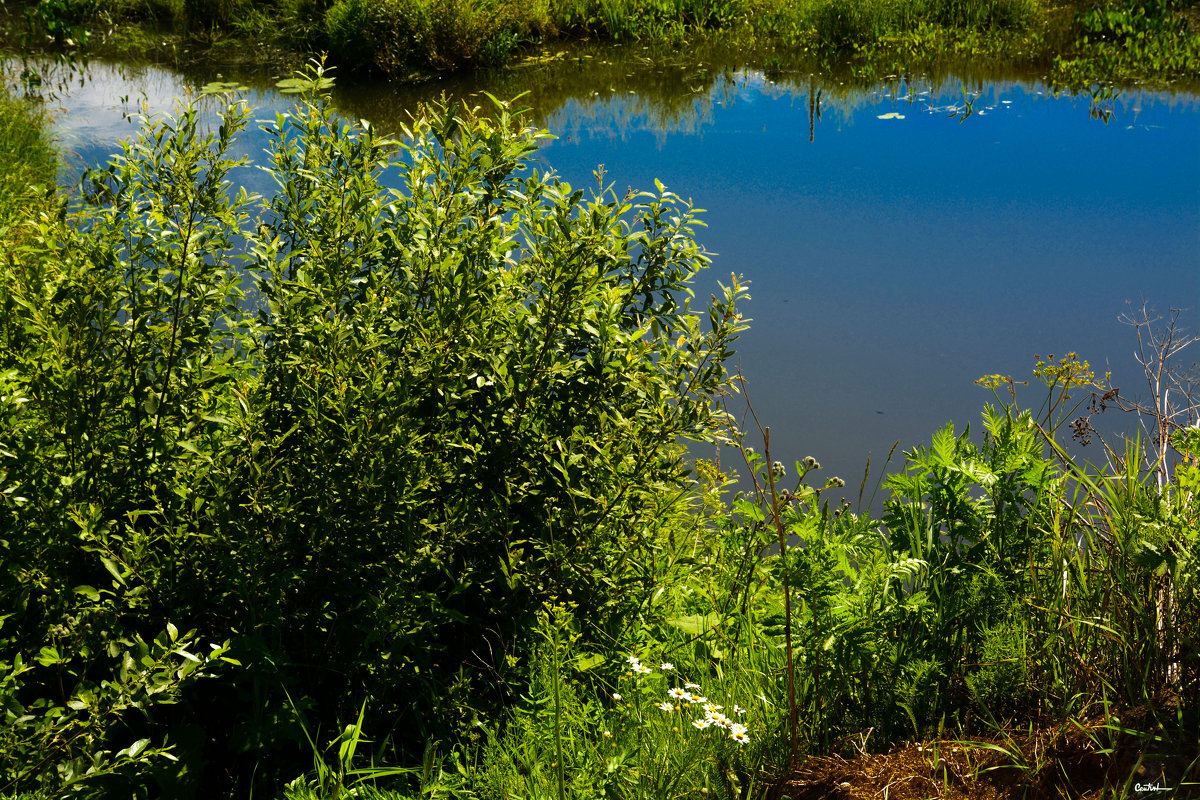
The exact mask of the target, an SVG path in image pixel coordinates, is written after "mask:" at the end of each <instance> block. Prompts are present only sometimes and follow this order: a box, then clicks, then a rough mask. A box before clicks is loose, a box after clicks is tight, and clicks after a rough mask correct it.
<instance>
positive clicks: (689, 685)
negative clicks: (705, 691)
mask: <svg viewBox="0 0 1200 800" xmlns="http://www.w3.org/2000/svg"><path fill="white" fill-rule="evenodd" d="M683 688H685V689H699V688H700V684H698V683H685V684H684V685H683Z"/></svg>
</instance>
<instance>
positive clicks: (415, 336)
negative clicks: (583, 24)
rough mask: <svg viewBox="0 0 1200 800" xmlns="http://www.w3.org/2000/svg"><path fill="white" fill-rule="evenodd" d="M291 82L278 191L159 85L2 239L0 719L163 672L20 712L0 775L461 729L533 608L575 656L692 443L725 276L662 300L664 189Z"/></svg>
mask: <svg viewBox="0 0 1200 800" xmlns="http://www.w3.org/2000/svg"><path fill="white" fill-rule="evenodd" d="M295 83H296V85H297V86H298V88H300V89H301V90H302V91H303V92H304V94H303V97H302V99H301V101H300V102H299V104H298V105H297V107H296V109H295V110H294V111H293V112H292V113H290V114H285V115H280V116H278V117H277V118H276V119H275V120H274V121H273V122H271V123H269V124H267V125H266V129H267V131H268V133H269V135H270V136H271V138H272V145H271V148H270V155H269V158H270V165H269V167H268V169H269V170H270V172H271V173H272V175H273V176H274V177H275V179H276V181H277V183H278V191H277V192H276V193H275V194H274V195H273V196H272V197H269V198H260V197H256V196H249V195H247V194H245V193H244V192H240V191H234V190H233V188H232V187H231V184H230V179H229V174H230V170H231V169H233V168H234V167H235V166H237V162H236V161H234V160H233V159H231V158H230V156H229V155H228V153H229V152H230V148H231V147H232V146H233V143H234V142H235V141H236V138H237V136H238V133H239V131H240V130H241V129H242V128H243V127H244V126H245V125H246V123H247V121H248V119H249V111H248V110H247V109H246V108H245V107H244V106H243V105H241V104H239V103H236V102H232V103H231V104H230V105H228V107H227V108H226V109H225V110H224V112H223V113H221V114H220V116H219V118H218V119H217V121H216V122H215V123H214V124H213V126H212V127H213V130H212V131H210V132H205V127H204V125H203V124H202V121H201V115H200V113H199V112H198V110H197V108H196V105H195V104H190V105H186V106H184V107H183V108H182V109H181V110H180V111H179V112H178V113H177V114H176V115H175V116H172V117H165V118H160V119H156V120H151V121H149V123H148V124H147V126H146V127H145V128H144V129H143V130H142V132H141V133H140V134H139V135H138V137H137V138H136V139H135V140H134V141H133V142H132V143H131V144H129V145H127V146H126V148H125V151H124V153H123V155H121V156H119V157H117V158H115V159H114V160H113V161H112V162H111V163H110V165H109V166H108V167H107V168H105V169H103V170H101V171H99V172H97V173H95V174H93V175H92V176H91V177H90V179H89V181H88V186H89V188H88V190H87V192H86V193H85V202H83V203H82V204H80V205H79V206H78V207H76V208H72V209H70V210H69V212H68V213H67V217H66V223H65V224H64V225H58V224H56V223H55V222H54V221H53V220H49V219H48V220H46V221H45V224H44V226H43V228H42V230H41V233H40V236H39V237H36V238H35V241H34V242H33V243H32V244H31V245H29V246H28V247H26V248H24V249H23V250H21V251H20V252H19V253H17V254H15V255H14V256H12V257H10V258H9V259H8V260H7V261H6V262H5V265H4V273H3V279H4V284H5V293H6V297H8V298H11V302H10V303H9V306H8V308H9V310H10V311H11V312H12V314H11V315H10V316H9V317H8V318H7V319H6V320H5V322H4V324H3V326H0V334H2V336H3V341H2V342H0V351H2V352H3V353H4V363H3V367H4V370H5V372H4V391H3V394H4V405H3V413H4V416H3V420H4V427H3V432H2V434H0V436H2V440H0V441H2V445H0V459H2V461H0V514H2V517H0V526H2V528H3V531H4V535H3V537H0V539H2V540H3V541H2V543H0V548H2V549H0V556H2V558H3V565H4V570H3V573H2V575H3V584H0V591H2V593H3V607H4V608H6V609H13V611H12V612H11V613H10V614H9V616H8V617H7V618H6V619H5V625H4V628H3V629H2V630H0V661H3V662H5V663H6V664H9V665H11V664H14V663H22V664H24V665H25V666H24V669H25V673H24V678H23V680H22V681H21V682H20V684H19V685H17V684H13V683H11V682H9V681H8V679H7V678H6V682H5V683H4V684H3V691H4V692H5V695H4V697H3V700H4V702H5V705H6V707H7V708H8V709H9V711H8V714H9V719H10V723H11V722H12V721H13V720H18V718H20V720H24V722H20V720H18V723H17V727H15V728H13V730H16V731H18V732H19V731H20V725H21V724H28V725H31V726H32V725H35V724H40V722H39V719H41V718H40V717H39V713H42V716H46V717H48V715H49V712H47V709H51V708H70V709H74V708H76V707H79V708H82V707H83V706H80V705H79V704H81V703H82V704H86V703H88V702H90V700H89V699H88V698H89V697H91V696H92V695H94V694H95V693H96V692H97V691H98V688H99V689H104V690H105V691H111V692H118V693H120V692H125V693H126V694H129V693H134V694H136V691H135V690H136V689H137V688H138V686H141V685H142V684H140V683H139V684H137V686H134V685H133V682H136V681H142V680H143V677H145V676H143V673H144V672H146V671H147V670H149V671H150V672H151V673H154V674H155V675H157V674H158V673H157V672H155V670H157V671H159V672H163V671H164V670H165V672H163V674H162V675H159V676H158V677H156V678H154V677H153V676H150V677H146V678H145V679H146V680H150V679H151V678H153V680H156V681H158V684H154V685H155V686H157V685H160V684H161V687H162V689H161V691H158V690H156V691H151V692H148V693H147V694H146V696H145V697H141V696H140V695H139V698H140V699H139V702H138V703H137V704H136V710H137V711H140V714H138V713H134V711H133V710H131V709H134V708H135V707H134V706H129V705H128V704H127V705H125V706H121V707H120V708H117V707H115V706H112V707H111V708H109V707H106V709H107V710H103V711H102V712H97V713H94V714H92V715H90V716H89V717H88V718H87V719H88V724H89V726H90V727H89V729H88V731H89V732H88V736H89V737H90V738H88V739H86V740H85V739H84V738H78V739H72V740H69V741H68V742H67V744H68V745H70V746H69V747H66V748H65V751H64V752H61V753H49V754H46V757H45V758H41V757H39V758H40V760H39V761H38V762H37V763H38V768H37V769H35V770H32V771H31V770H29V769H28V765H29V764H30V763H31V762H30V761H29V755H30V752H32V750H35V749H36V748H37V741H38V740H37V737H36V736H34V735H33V733H32V732H31V733H30V735H28V736H25V737H24V738H23V739H21V741H20V742H14V743H13V744H12V746H11V747H7V748H6V749H5V750H4V752H3V753H2V754H0V791H9V790H12V789H20V788H27V787H31V786H36V785H42V786H45V787H49V788H50V789H51V790H52V791H53V790H56V789H55V787H57V786H59V784H58V783H56V781H59V776H60V775H61V771H60V770H58V769H57V768H58V767H60V766H61V765H62V764H64V763H67V762H69V761H70V760H71V759H77V758H79V757H82V756H84V755H86V754H87V753H89V752H90V753H96V752H101V751H105V752H111V753H115V752H116V751H117V750H118V749H120V748H122V747H124V746H125V745H128V744H129V743H130V742H143V740H145V741H144V742H143V743H142V744H141V745H140V747H139V748H138V749H137V751H136V752H135V753H133V756H130V755H129V753H128V752H126V753H125V756H122V757H120V758H117V757H116V756H114V757H113V758H110V759H109V760H108V761H107V762H105V769H104V774H103V775H101V773H99V772H98V773H96V777H95V780H94V781H93V783H94V785H95V787H96V789H95V790H96V791H109V792H111V791H114V790H115V789H114V786H116V785H117V783H118V782H119V781H121V780H130V781H134V782H135V783H136V781H137V780H142V779H144V777H145V775H147V774H151V773H152V774H154V775H155V776H156V780H157V781H158V782H159V783H160V784H161V785H164V786H171V787H174V788H173V789H172V791H178V792H184V791H192V790H195V789H196V788H197V787H196V784H194V782H193V783H189V781H194V780H195V778H194V777H189V776H197V775H205V776H206V780H208V781H209V782H210V783H211V784H212V786H210V787H209V788H210V789H213V788H217V787H219V786H225V787H226V788H228V787H231V786H234V785H237V784H238V782H239V781H241V782H243V788H244V782H245V781H246V780H248V778H249V776H250V775H251V773H253V772H254V771H255V770H257V775H258V777H259V778H260V779H262V780H267V781H271V780H274V779H275V778H277V777H278V776H279V775H285V774H286V775H288V777H291V776H292V775H295V774H296V773H297V772H299V769H297V768H296V767H295V765H294V764H293V763H290V762H289V759H291V758H292V757H293V756H294V755H296V754H299V753H301V752H302V751H301V749H300V748H299V743H300V742H301V741H302V738H303V737H302V732H301V731H300V729H299V727H298V725H297V722H296V718H297V714H300V715H302V716H303V717H304V718H305V721H306V723H307V725H308V726H309V727H310V729H313V730H321V729H322V726H324V729H326V730H327V729H328V727H329V725H330V724H332V722H333V721H335V720H337V719H339V718H340V719H345V718H347V717H348V716H353V713H354V712H356V711H357V710H358V709H359V708H361V700H362V698H364V697H369V698H370V699H371V704H370V707H369V709H368V723H367V727H368V728H369V729H370V730H371V731H373V732H377V734H378V736H377V739H376V747H378V748H380V749H381V751H388V752H393V753H396V752H400V753H403V752H405V751H406V749H407V748H410V747H416V748H417V749H418V750H420V749H421V748H423V746H424V743H425V741H426V739H427V738H428V737H432V736H439V735H441V736H444V735H448V734H452V733H454V732H455V731H462V730H465V729H467V728H469V727H470V726H471V725H472V724H473V723H475V722H477V721H479V720H481V719H487V718H489V715H491V714H492V713H493V712H497V711H498V710H499V709H500V708H502V707H503V706H504V705H505V704H506V703H507V702H509V700H510V698H511V697H513V696H515V695H517V694H519V693H520V691H521V687H522V685H523V680H524V677H525V676H524V671H525V670H527V666H525V660H524V655H525V654H527V653H528V652H529V648H530V647H531V646H532V645H531V643H530V641H529V639H530V637H531V636H532V633H531V632H532V631H533V630H534V628H535V627H536V626H535V624H534V623H535V621H536V615H537V613H538V611H539V610H540V609H541V608H542V607H543V604H545V603H547V602H554V603H559V604H562V606H563V607H565V608H569V609H571V610H572V611H573V613H575V614H577V615H579V616H580V617H581V618H586V619H588V621H589V626H588V630H589V631H590V632H591V636H592V637H593V638H595V639H597V640H599V641H600V643H599V644H598V645H597V646H602V645H603V642H604V641H605V637H611V638H610V639H608V640H609V641H611V640H612V639H615V638H616V637H617V635H618V634H619V632H620V630H621V629H622V628H624V627H626V626H631V625H636V624H637V623H638V618H639V614H640V612H641V609H642V607H643V606H644V605H645V603H646V601H647V599H648V597H649V595H650V592H651V591H652V589H653V584H652V577H653V576H652V573H651V566H650V564H652V563H653V560H654V558H655V553H656V551H657V550H658V549H659V548H660V546H661V543H662V541H663V540H664V537H665V536H666V533H667V532H668V531H669V530H670V529H671V527H672V525H673V524H675V523H674V522H673V520H675V518H676V517H678V516H679V515H680V514H681V513H682V512H683V511H684V510H685V507H686V504H687V502H688V499H687V498H688V490H687V487H688V485H689V484H688V477H687V475H688V468H687V465H686V462H685V450H684V447H683V442H684V441H685V440H687V439H697V440H705V439H713V438H714V437H716V436H718V435H719V430H720V425H721V423H722V415H721V414H720V413H719V411H718V410H717V409H716V406H715V405H714V402H713V401H714V399H715V398H716V397H717V396H718V395H720V394H721V393H722V392H724V391H725V390H726V388H727V387H728V379H727V375H726V372H725V368H724V362H725V359H726V358H727V357H728V355H729V353H730V350H729V348H730V345H731V343H732V341H733V340H734V338H735V337H736V335H737V333H738V331H739V330H740V329H741V328H742V326H743V323H742V321H741V317H740V316H739V314H738V312H737V309H736V302H737V300H738V299H739V298H740V297H742V296H743V295H744V290H743V288H742V287H741V286H739V285H738V283H737V281H736V280H735V281H733V283H732V285H730V286H729V287H728V288H725V289H723V290H722V291H721V295H720V296H713V297H711V298H710V301H709V302H708V303H706V304H704V307H701V308H694V307H693V305H692V300H693V298H692V294H691V291H690V289H689V283H690V281H691V280H692V279H693V277H694V275H695V274H696V272H697V271H698V270H699V269H701V268H703V267H704V266H705V265H706V264H707V262H708V257H707V255H706V254H705V252H704V250H703V249H702V248H701V247H700V246H699V245H698V244H697V243H696V241H695V239H694V228H695V226H696V225H697V224H699V223H698V221H697V220H696V217H695V212H694V211H693V209H691V208H690V207H689V205H688V204H686V203H684V202H682V201H681V200H680V199H679V198H678V197H676V196H675V195H673V194H671V193H670V192H668V191H666V189H665V188H664V187H662V186H661V185H660V186H657V188H656V190H655V191H654V192H651V193H647V194H633V193H630V194H628V195H624V196H617V195H615V194H613V193H612V191H611V190H608V189H606V188H605V187H604V186H603V185H602V184H598V187H597V189H595V190H594V191H593V192H591V193H588V192H584V191H583V190H579V189H575V188H573V187H571V186H569V185H567V184H566V183H564V182H562V181H561V180H559V179H558V178H557V177H556V176H554V175H553V174H549V173H545V172H541V171H539V170H538V169H536V168H535V167H534V166H533V163H532V158H533V154H534V152H535V150H536V148H537V145H538V142H539V140H541V139H542V138H544V137H545V136H547V134H546V133H545V132H543V131H536V130H532V129H529V128H525V127H522V126H521V124H520V121H519V117H517V116H515V115H514V114H513V113H512V112H511V111H510V109H509V107H508V106H507V105H506V104H502V103H496V107H495V108H494V109H493V112H494V116H493V117H492V118H487V117H484V116H481V115H477V114H475V113H469V112H466V111H461V110H458V111H456V110H454V109H451V108H447V107H445V106H431V107H429V108H427V109H425V110H424V111H423V112H422V113H421V114H420V115H418V117H417V118H416V119H415V120H414V121H413V123H412V126H411V127H410V128H409V129H407V130H405V131H404V132H403V134H404V135H403V138H401V139H389V138H385V137H381V136H379V135H378V134H377V133H376V132H375V131H374V130H373V129H371V128H369V127H364V126H356V125H345V124H342V123H341V122H339V121H338V120H337V119H336V118H335V117H334V116H333V114H332V112H331V110H330V108H329V106H328V105H327V104H326V102H325V100H324V99H323V98H322V97H320V96H319V95H318V94H317V93H316V90H317V88H318V87H320V86H322V85H326V84H327V83H328V78H327V77H325V76H323V75H322V73H321V72H320V69H319V67H318V68H314V70H313V71H312V72H310V73H307V74H306V75H305V76H304V77H303V78H301V79H298V80H297V81H295ZM385 175H386V177H387V184H386V185H385V183H384V182H383V179H384V176H385ZM179 631H188V632H189V633H187V634H181V633H179ZM155 637H158V638H157V639H156V638H155ZM151 640H155V641H157V642H158V645H149V646H148V645H146V644H145V643H146V642H150V641H151ZM139 642H141V643H142V644H139ZM226 642H228V648H226V644H225V643H226ZM208 643H211V644H213V645H214V646H216V648H217V649H216V650H215V651H214V652H213V653H208V652H207V650H205V647H204V645H207V644H208ZM155 647H157V648H158V649H157V650H156V649H155ZM51 651H53V653H52V654H51ZM127 651H128V652H129V653H132V655H123V654H125V653H126V652H127ZM39 654H41V656H40V657H39ZM159 656H161V657H159ZM130 658H132V662H131V661H130V660H129V659H130ZM147 659H149V660H147ZM156 659H157V660H156ZM131 663H132V664H133V665H135V667H137V668H130V666H129V665H130V664H131ZM138 665H141V666H140V667H139V666H138ZM6 669H7V667H6ZM218 673H219V674H221V679H220V680H208V681H205V680H200V678H202V677H203V676H207V675H214V674H218ZM139 676H143V677H139ZM105 687H107V688H105ZM122 696H123V695H122ZM291 698H294V699H295V701H296V702H295V703H294V704H293V703H292V702H291V701H290V699H291ZM414 698H419V700H416V701H415V700H414ZM37 709H40V710H41V711H40V712H39V711H37ZM43 712H45V713H43ZM42 721H45V720H42ZM164 747H171V748H173V750H172V755H173V757H174V758H176V759H178V761H170V760H168V759H166V758H165V757H163V758H158V759H153V760H150V761H149V762H147V761H146V759H145V758H141V756H143V755H146V754H149V755H155V754H158V755H161V750H162V748H164ZM301 757H303V756H301ZM147 764H149V766H147ZM283 764H287V766H281V765H283ZM147 770H149V771H150V772H147ZM138 776H141V777H138ZM131 785H132V784H131ZM189 787H190V788H189ZM128 788H129V787H128V786H126V787H124V789H123V790H125V789H128Z"/></svg>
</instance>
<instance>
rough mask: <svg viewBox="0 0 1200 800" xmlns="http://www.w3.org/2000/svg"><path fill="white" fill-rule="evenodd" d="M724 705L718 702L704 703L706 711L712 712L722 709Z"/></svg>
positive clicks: (707, 712) (706, 712)
mask: <svg viewBox="0 0 1200 800" xmlns="http://www.w3.org/2000/svg"><path fill="white" fill-rule="evenodd" d="M724 707H725V706H719V705H717V704H716V703H705V704H704V713H705V714H711V713H712V712H714V711H720V710H721V709H722V708H724Z"/></svg>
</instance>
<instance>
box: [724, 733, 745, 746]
mask: <svg viewBox="0 0 1200 800" xmlns="http://www.w3.org/2000/svg"><path fill="white" fill-rule="evenodd" d="M729 738H730V739H733V740H734V741H735V742H737V743H738V744H747V743H748V742H749V741H750V737H749V736H747V735H746V734H745V733H744V732H743V733H731V734H729Z"/></svg>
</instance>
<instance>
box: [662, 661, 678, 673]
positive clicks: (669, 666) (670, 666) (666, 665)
mask: <svg viewBox="0 0 1200 800" xmlns="http://www.w3.org/2000/svg"><path fill="white" fill-rule="evenodd" d="M658 668H659V669H661V670H662V671H663V672H670V671H671V670H673V669H675V665H674V664H672V663H671V662H670V661H664V662H662V663H661V664H659V665H658Z"/></svg>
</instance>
